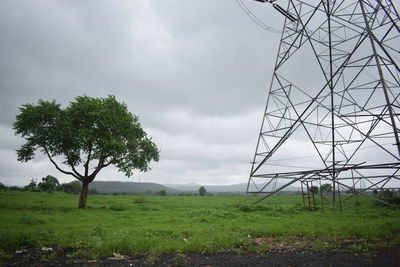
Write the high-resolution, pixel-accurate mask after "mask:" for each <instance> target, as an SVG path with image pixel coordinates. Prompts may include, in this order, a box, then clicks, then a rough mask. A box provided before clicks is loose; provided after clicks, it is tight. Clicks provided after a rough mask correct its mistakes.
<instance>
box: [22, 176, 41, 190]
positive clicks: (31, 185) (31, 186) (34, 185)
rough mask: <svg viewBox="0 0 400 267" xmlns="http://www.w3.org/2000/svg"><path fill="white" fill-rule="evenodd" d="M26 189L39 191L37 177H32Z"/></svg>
mask: <svg viewBox="0 0 400 267" xmlns="http://www.w3.org/2000/svg"><path fill="white" fill-rule="evenodd" d="M24 190H26V191H37V190H38V188H37V182H36V179H34V178H32V179H31V182H30V183H29V184H28V185H27V186H25V187H24Z"/></svg>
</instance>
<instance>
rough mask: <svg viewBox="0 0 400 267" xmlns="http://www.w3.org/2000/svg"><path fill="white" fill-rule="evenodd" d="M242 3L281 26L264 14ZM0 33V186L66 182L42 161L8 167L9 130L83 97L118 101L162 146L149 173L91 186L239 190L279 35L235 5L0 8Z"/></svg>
mask: <svg viewBox="0 0 400 267" xmlns="http://www.w3.org/2000/svg"><path fill="white" fill-rule="evenodd" d="M253 2H254V3H253ZM246 3H247V4H248V5H249V7H250V8H252V10H253V12H254V13H255V14H257V16H259V18H260V19H261V20H263V21H264V22H265V23H266V24H268V25H269V26H272V27H275V28H278V29H279V28H281V27H282V24H283V17H282V16H280V15H279V14H277V12H276V11H274V10H273V9H272V8H271V6H269V5H265V4H264V5H263V4H261V3H258V2H255V1H250V0H249V1H247V2H246ZM0 36H1V42H0V59H1V60H0V109H1V110H0V137H1V138H0V159H1V160H0V170H1V171H0V182H2V183H5V184H8V185H26V184H28V183H29V181H30V179H31V178H37V179H38V180H40V179H41V178H42V177H44V176H46V175H48V174H50V175H53V176H56V177H58V178H59V180H60V181H61V182H67V181H72V180H73V178H70V177H68V176H64V175H62V174H61V173H59V172H57V171H56V170H55V169H54V167H53V166H52V165H51V164H50V162H49V161H48V160H47V159H46V158H44V157H43V156H38V157H36V159H35V160H34V161H32V162H29V163H20V162H18V161H17V159H16V153H15V149H17V148H19V146H20V145H21V144H22V143H23V139H22V138H20V137H18V136H14V133H13V130H12V126H11V124H12V122H13V121H14V119H15V116H16V114H17V113H18V107H20V106H21V105H22V104H25V103H34V102H36V101H37V100H38V99H45V100H52V99H56V101H58V102H59V103H61V104H62V106H63V107H65V106H66V105H67V104H68V102H69V101H71V100H72V99H73V98H74V97H76V96H78V95H84V94H86V95H88V96H93V97H106V96H107V95H110V94H112V95H115V96H116V98H117V99H118V100H120V101H122V102H125V103H126V104H127V105H128V108H129V110H130V111H131V112H132V113H134V114H136V115H138V116H139V118H140V121H141V124H142V126H143V127H144V128H145V130H146V131H147V133H148V134H149V135H150V136H152V138H153V140H154V141H155V142H156V143H157V145H158V147H159V148H160V149H161V154H160V157H161V158H160V162H159V163H153V164H151V166H152V170H151V171H150V172H148V173H145V174H143V173H136V174H134V175H133V177H131V178H127V177H125V176H124V175H123V174H122V173H118V172H117V170H116V169H115V168H113V167H108V168H107V169H104V170H103V171H102V172H101V173H100V174H99V175H98V177H97V178H96V179H97V180H112V181H116V180H119V181H138V180H139V178H140V180H141V181H142V182H157V183H163V184H170V183H200V184H234V183H245V182H247V180H248V173H249V170H250V164H249V162H250V161H252V157H253V153H254V149H255V145H256V141H257V138H258V131H259V127H260V123H261V119H262V113H263V110H264V106H265V101H266V96H267V89H268V84H269V82H270V79H271V75H272V69H273V66H274V61H275V57H276V56H275V55H276V53H277V49H278V44H279V38H280V35H279V34H276V33H272V32H268V31H265V30H264V29H262V28H260V27H258V26H257V25H256V24H254V23H253V22H252V21H251V20H250V19H249V18H248V17H247V16H246V14H245V13H243V11H242V10H241V9H240V8H239V6H238V5H237V3H236V1H235V0H218V1H215V0H203V1H197V0H196V1H195V0H185V1H182V0H168V1H165V0H129V1H106V0H104V1H102V0H91V1H90V0H86V1H64V0H40V1H33V0H32V1H14V0H3V1H0Z"/></svg>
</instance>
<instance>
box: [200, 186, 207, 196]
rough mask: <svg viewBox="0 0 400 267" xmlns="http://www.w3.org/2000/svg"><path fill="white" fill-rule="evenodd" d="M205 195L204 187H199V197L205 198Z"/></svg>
mask: <svg viewBox="0 0 400 267" xmlns="http://www.w3.org/2000/svg"><path fill="white" fill-rule="evenodd" d="M206 193H207V189H205V188H204V186H201V187H200V188H199V195H200V196H205V195H206Z"/></svg>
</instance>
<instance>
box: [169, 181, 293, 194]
mask: <svg viewBox="0 0 400 267" xmlns="http://www.w3.org/2000/svg"><path fill="white" fill-rule="evenodd" d="M165 186H167V187H170V188H174V189H178V190H182V191H198V190H199V188H200V186H204V187H205V188H206V189H207V192H243V193H244V192H246V188H247V183H242V184H232V185H200V184H166V185H165ZM277 188H278V187H277ZM298 190H301V189H300V188H298V187H295V186H288V187H286V188H285V191H298Z"/></svg>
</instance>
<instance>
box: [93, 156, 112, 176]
mask: <svg viewBox="0 0 400 267" xmlns="http://www.w3.org/2000/svg"><path fill="white" fill-rule="evenodd" d="M104 161H105V157H104V156H101V157H100V159H99V163H98V164H97V167H96V169H95V170H94V171H93V172H92V174H91V175H90V176H89V177H90V178H89V179H90V182H92V181H93V180H94V178H95V177H96V175H97V174H98V173H99V171H100V170H101V169H103V168H104V167H107V166H108V165H110V164H109V163H107V164H104Z"/></svg>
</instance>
